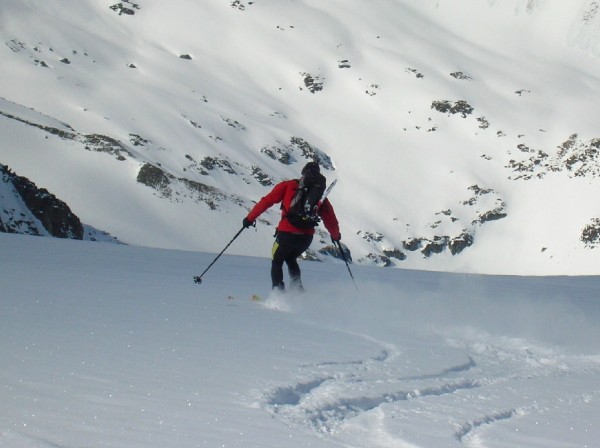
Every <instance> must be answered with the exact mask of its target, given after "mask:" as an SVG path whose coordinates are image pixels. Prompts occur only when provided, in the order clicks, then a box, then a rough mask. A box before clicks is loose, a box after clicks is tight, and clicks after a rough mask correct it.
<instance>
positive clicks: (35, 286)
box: [0, 231, 600, 448]
mask: <svg viewBox="0 0 600 448" xmlns="http://www.w3.org/2000/svg"><path fill="white" fill-rule="evenodd" d="M251 237H252V235H251V234H250V231H245V232H244V233H242V234H241V236H240V238H239V240H240V242H243V240H244V239H246V238H251ZM220 242H221V243H223V246H224V244H226V242H227V241H220ZM236 242H237V241H236ZM235 244H236V243H234V245H233V247H235ZM233 247H232V248H233ZM0 251H1V253H2V258H1V269H0V285H1V289H0V296H1V300H0V326H1V327H2V331H3V335H4V336H3V338H2V339H1V342H0V357H1V358H2V360H3V368H2V370H1V371H0V384H1V385H2V386H1V387H0V446H2V447H10V448H32V447H43V448H46V447H73V446H87V447H123V446H127V447H131V448H135V447H144V448H150V447H160V448H165V447H178V448H182V447H203V446H209V447H245V448H246V447H261V448H265V447H289V448H295V447H311V446H312V447H314V446H318V447H329V446H330V447H334V446H345V447H370V448H371V447H411V448H414V447H423V448H425V447H427V448H441V447H444V448H445V447H485V448H500V447H524V446H526V447H528V448H538V447H539V448H548V447H550V448H558V447H567V446H568V447H596V446H598V445H597V443H598V440H600V420H599V416H600V386H599V384H600V353H599V352H598V340H600V339H599V337H600V324H599V322H600V307H599V306H598V299H597V297H598V295H597V290H598V287H599V286H600V279H599V278H598V277H593V276H592V277H518V276H482V275H473V274H450V273H434V272H423V271H410V270H386V269H380V268H372V267H365V266H358V265H352V266H351V268H352V272H353V274H354V276H355V277H356V280H357V286H358V290H355V289H354V287H353V285H352V282H351V281H350V278H349V276H348V272H347V270H346V267H345V266H344V265H343V264H342V263H318V262H303V263H302V264H301V266H302V270H303V280H304V283H305V286H306V288H307V292H306V293H305V294H302V295H294V294H288V295H285V296H274V295H272V294H271V293H270V291H269V289H268V288H269V286H268V285H269V278H268V276H269V268H270V266H269V261H268V259H264V258H253V257H240V256H231V255H229V254H225V255H224V256H223V257H221V258H220V259H219V260H218V261H217V263H216V264H215V265H214V266H213V267H212V268H211V269H210V270H209V271H208V272H207V273H206V274H205V276H204V281H203V283H202V284H201V285H196V284H194V283H193V281H192V277H193V276H194V275H197V274H199V273H200V272H202V270H204V268H205V267H206V266H208V264H209V263H210V262H211V261H212V260H213V259H214V257H215V255H214V254H207V253H199V252H187V251H175V250H164V249H151V248H142V247H132V246H124V245H114V244H104V243H92V242H81V241H68V240H58V239H51V238H41V237H30V236H21V235H10V234H0ZM253 294H258V295H259V296H261V297H262V301H260V302H257V301H253V300H251V297H252V295H253Z"/></svg>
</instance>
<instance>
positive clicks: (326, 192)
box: [320, 179, 337, 205]
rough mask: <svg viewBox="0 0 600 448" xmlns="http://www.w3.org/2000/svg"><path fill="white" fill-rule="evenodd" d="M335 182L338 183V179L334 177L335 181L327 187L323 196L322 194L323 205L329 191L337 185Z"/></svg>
mask: <svg viewBox="0 0 600 448" xmlns="http://www.w3.org/2000/svg"><path fill="white" fill-rule="evenodd" d="M335 184H337V179H333V182H331V183H330V184H329V186H328V187H327V189H326V190H325V191H324V192H323V196H321V201H320V202H321V205H322V204H323V201H324V200H325V199H327V196H329V193H330V192H331V190H332V189H333V187H335Z"/></svg>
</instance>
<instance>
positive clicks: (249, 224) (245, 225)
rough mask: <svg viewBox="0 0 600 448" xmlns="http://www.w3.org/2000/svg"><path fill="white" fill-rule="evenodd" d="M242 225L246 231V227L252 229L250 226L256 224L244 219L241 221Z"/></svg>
mask: <svg viewBox="0 0 600 448" xmlns="http://www.w3.org/2000/svg"><path fill="white" fill-rule="evenodd" d="M242 225H243V226H244V229H247V228H248V227H252V226H254V225H256V222H255V221H250V220H249V219H248V218H244V219H243V221H242Z"/></svg>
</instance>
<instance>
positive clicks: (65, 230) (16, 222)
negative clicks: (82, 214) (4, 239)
mask: <svg viewBox="0 0 600 448" xmlns="http://www.w3.org/2000/svg"><path fill="white" fill-rule="evenodd" d="M0 180H1V181H2V182H3V183H6V184H10V185H12V187H13V188H14V191H15V192H16V193H17V194H18V196H19V197H20V199H21V200H22V202H23V203H24V205H25V206H26V207H27V209H29V211H30V212H31V214H32V215H33V216H35V218H37V219H38V220H39V222H40V223H41V225H42V226H43V227H44V229H45V230H46V231H48V233H49V234H50V235H52V236H54V237H56V238H71V239H78V240H81V239H83V225H82V224H81V221H80V220H79V218H78V217H77V216H76V215H75V214H74V213H73V212H72V211H71V209H70V208H69V206H68V205H67V204H66V203H65V202H63V201H61V200H60V199H58V198H57V197H56V196H54V195H53V194H51V193H50V192H48V190H46V189H44V188H38V187H37V186H36V185H35V184H34V183H33V182H31V181H30V180H29V179H27V178H25V177H21V176H18V175H16V174H15V173H13V172H12V171H11V170H10V169H9V168H8V167H7V166H5V165H2V164H0ZM3 212H4V216H5V222H0V231H2V232H8V233H28V234H32V235H40V234H41V229H38V228H37V227H38V226H37V224H36V223H34V222H24V221H25V219H24V215H23V211H22V210H15V209H4V210H3ZM7 216H9V217H10V219H6V217H7ZM23 229H27V230H26V231H24V230H23Z"/></svg>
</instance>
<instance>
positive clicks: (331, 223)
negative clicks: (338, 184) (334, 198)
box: [319, 199, 342, 241]
mask: <svg viewBox="0 0 600 448" xmlns="http://www.w3.org/2000/svg"><path fill="white" fill-rule="evenodd" d="M319 215H320V216H321V218H323V224H325V228H326V229H327V231H328V232H329V234H330V235H331V239H332V240H333V241H339V240H340V238H341V237H342V236H341V234H340V226H339V223H338V220H337V217H336V216H335V212H334V211H333V206H332V205H331V202H329V199H325V200H324V201H323V204H321V207H320V208H319Z"/></svg>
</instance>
